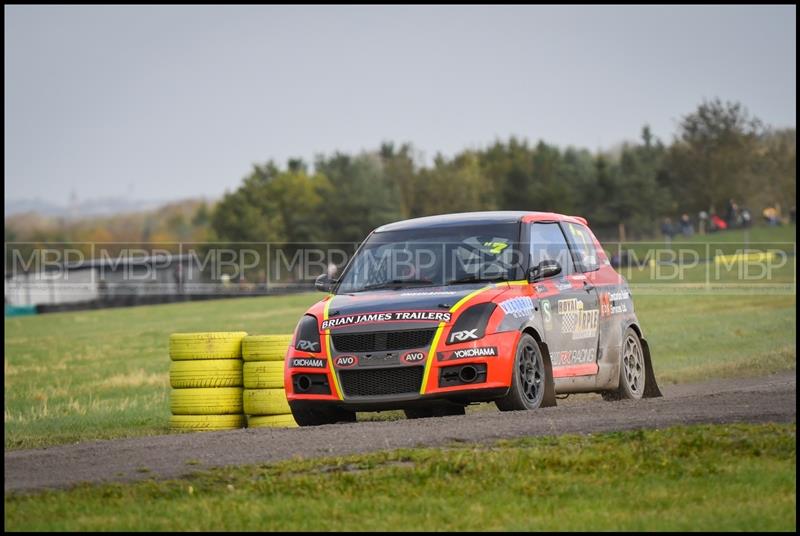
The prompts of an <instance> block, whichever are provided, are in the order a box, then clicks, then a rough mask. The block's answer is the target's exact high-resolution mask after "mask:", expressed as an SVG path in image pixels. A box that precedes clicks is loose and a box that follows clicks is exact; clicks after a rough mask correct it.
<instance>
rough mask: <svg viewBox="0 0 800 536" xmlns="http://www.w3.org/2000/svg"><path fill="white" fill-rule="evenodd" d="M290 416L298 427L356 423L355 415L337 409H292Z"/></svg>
mask: <svg viewBox="0 0 800 536" xmlns="http://www.w3.org/2000/svg"><path fill="white" fill-rule="evenodd" d="M292 416H293V417H294V420H295V421H296V422H297V424H299V425H300V426H321V425H323V424H335V423H337V422H356V414H355V412H352V411H347V410H343V409H338V408H320V407H316V408H315V407H308V406H302V407H298V406H294V407H292Z"/></svg>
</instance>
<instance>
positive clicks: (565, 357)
mask: <svg viewBox="0 0 800 536" xmlns="http://www.w3.org/2000/svg"><path fill="white" fill-rule="evenodd" d="M529 247H530V266H531V267H533V266H536V265H538V264H539V263H540V262H541V261H543V260H555V261H557V262H558V263H559V265H560V266H561V273H559V274H557V275H555V276H553V277H550V278H547V279H543V280H539V281H535V282H534V283H532V285H533V291H534V292H535V294H536V295H537V297H538V299H539V305H540V308H541V312H542V325H543V326H544V331H545V341H546V342H547V346H548V349H549V351H550V361H551V363H552V365H553V376H554V377H556V378H559V377H566V376H583V375H590V374H595V373H596V372H597V363H596V361H597V324H598V317H599V311H598V307H597V305H598V302H597V294H596V293H595V292H594V289H592V288H590V287H591V285H590V284H589V283H587V277H586V275H585V274H584V273H583V272H582V271H579V270H577V267H576V264H575V257H574V254H573V251H572V249H571V248H570V247H569V246H568V242H567V239H566V236H565V234H564V232H563V229H562V228H561V226H560V225H559V223H558V222H534V223H532V224H531V227H530V246H529Z"/></svg>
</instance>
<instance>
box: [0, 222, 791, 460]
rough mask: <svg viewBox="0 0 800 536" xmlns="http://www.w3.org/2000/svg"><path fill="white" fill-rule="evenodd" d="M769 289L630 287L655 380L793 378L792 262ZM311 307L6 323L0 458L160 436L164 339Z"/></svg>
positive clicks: (269, 326) (279, 320)
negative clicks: (0, 450) (784, 373)
mask: <svg viewBox="0 0 800 536" xmlns="http://www.w3.org/2000/svg"><path fill="white" fill-rule="evenodd" d="M786 229H787V228H784V229H783V230H781V231H780V232H781V233H786V232H787V231H786ZM793 229H794V228H792V231H793ZM754 231H755V230H754ZM719 236H723V235H715V239H716V238H717V237H719ZM792 236H793V235H792ZM779 237H780V238H787V237H788V235H787V236H784V235H780V236H779ZM762 238H763V237H762ZM776 277H777V278H778V279H779V280H780V281H783V282H784V283H786V284H790V285H791V287H792V290H786V289H784V290H779V291H773V292H762V291H760V290H759V288H758V287H755V288H754V289H751V290H750V291H738V292H731V291H727V290H725V289H722V290H720V289H712V290H710V291H705V290H703V289H694V290H693V289H687V288H685V287H682V286H680V285H672V286H671V285H668V284H666V283H663V282H658V287H659V288H662V289H665V290H666V291H663V290H662V291H654V290H652V288H651V287H649V286H647V285H646V284H644V283H646V282H647V280H648V279H647V275H646V274H645V275H641V274H640V275H639V276H635V277H634V278H633V281H632V283H633V288H634V302H635V306H636V311H637V314H638V315H639V318H640V320H641V322H642V325H643V327H644V329H645V334H646V336H647V338H648V339H649V341H650V345H651V348H652V353H653V359H654V368H655V371H656V375H657V377H658V378H659V380H660V381H662V382H681V381H694V380H703V379H707V378H712V377H721V376H742V375H757V374H765V373H769V372H774V371H779V370H787V369H794V368H795V367H796V359H797V358H796V353H797V348H796V342H795V338H796V312H795V305H796V293H795V291H794V290H793V286H794V258H793V257H792V262H791V266H790V265H787V266H784V267H783V268H781V270H780V271H779V275H778V276H776ZM643 282H644V283H643ZM640 283H642V284H640ZM321 297H322V294H320V293H307V294H296V295H290V296H278V297H263V298H241V299H231V300H214V301H205V302H193V303H180V304H170V305H156V306H146V307H133V308H122V309H106V310H95V311H86V312H72V313H53V314H47V315H40V316H27V317H11V318H6V319H5V339H4V341H5V354H4V379H5V390H4V395H5V447H6V449H19V448H30V447H41V446H47V445H54V444H63V443H70V442H76V441H81V440H87V439H98V438H116V437H129V436H136V435H144V434H158V433H167V432H168V431H169V430H168V418H169V376H168V370H169V357H168V355H167V343H168V337H169V334H170V333H173V332H186V331H223V330H237V331H238V330H244V331H247V332H249V333H251V334H264V333H290V332H291V331H292V330H293V329H294V326H295V323H296V321H297V319H298V318H299V317H300V315H302V314H303V312H304V311H305V309H306V308H307V307H308V306H309V305H310V304H311V303H313V302H314V301H315V300H318V299H320V298H321ZM381 415H385V414H381ZM365 418H374V416H371V417H368V416H367V415H365ZM379 418H380V416H379Z"/></svg>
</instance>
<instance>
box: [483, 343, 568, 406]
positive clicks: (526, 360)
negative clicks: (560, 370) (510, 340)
mask: <svg viewBox="0 0 800 536" xmlns="http://www.w3.org/2000/svg"><path fill="white" fill-rule="evenodd" d="M548 365H549V362H548V363H546V362H545V359H544V358H543V357H542V351H541V348H539V343H538V342H536V339H534V338H533V337H531V336H530V335H528V334H527V333H524V334H523V335H522V336H521V337H520V339H519V343H518V344H517V354H516V357H515V358H514V371H513V373H512V374H511V387H510V388H509V390H508V394H506V396H504V397H503V398H501V399H499V400H496V401H495V404H496V405H497V409H499V410H500V411H518V410H525V409H536V408H538V407H541V406H545V405H554V404H553V403H551V401H550V400H549V399H550V398H552V396H554V394H553V388H552V381H553V374H552V372H551V371H550V370H549V367H548ZM548 384H549V385H548ZM551 395H552V396H551Z"/></svg>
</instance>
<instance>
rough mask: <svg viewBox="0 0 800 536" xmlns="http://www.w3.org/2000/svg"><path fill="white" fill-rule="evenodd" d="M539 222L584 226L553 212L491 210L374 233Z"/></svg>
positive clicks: (417, 221) (439, 217)
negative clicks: (563, 222) (551, 221)
mask: <svg viewBox="0 0 800 536" xmlns="http://www.w3.org/2000/svg"><path fill="white" fill-rule="evenodd" d="M540 220H565V221H573V222H576V223H582V224H584V225H586V220H585V219H583V218H579V217H574V216H565V215H563V214H556V213H554V212H533V211H524V210H493V211H485V212H459V213H457V214H439V215H436V216H425V217H422V218H413V219H410V220H403V221H397V222H394V223H387V224H386V225H382V226H380V227H378V228H377V229H375V231H374V232H376V233H382V232H386V231H405V230H409V229H422V228H425V229H430V228H434V227H457V226H460V225H469V224H486V225H490V224H499V223H515V222H519V221H526V222H528V221H540Z"/></svg>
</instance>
